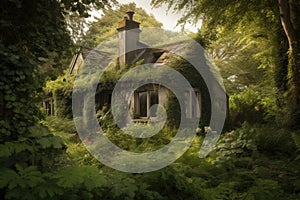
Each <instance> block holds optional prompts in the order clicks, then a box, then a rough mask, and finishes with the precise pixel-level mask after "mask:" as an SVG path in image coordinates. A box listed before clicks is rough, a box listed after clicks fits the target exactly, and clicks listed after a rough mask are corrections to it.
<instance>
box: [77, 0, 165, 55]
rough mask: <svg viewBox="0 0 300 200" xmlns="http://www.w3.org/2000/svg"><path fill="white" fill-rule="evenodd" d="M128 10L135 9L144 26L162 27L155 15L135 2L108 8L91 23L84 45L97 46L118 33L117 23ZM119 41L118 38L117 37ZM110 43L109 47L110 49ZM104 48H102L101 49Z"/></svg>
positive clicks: (135, 17) (135, 16) (137, 17)
mask: <svg viewBox="0 0 300 200" xmlns="http://www.w3.org/2000/svg"><path fill="white" fill-rule="evenodd" d="M128 11H134V12H135V15H134V20H135V21H138V22H140V23H141V28H142V27H161V26H162V24H161V23H160V22H158V21H157V20H156V19H155V18H154V16H152V15H150V16H149V15H148V14H147V12H146V11H145V10H144V9H142V8H137V7H136V5H135V3H129V4H124V5H120V6H119V7H118V8H117V9H111V8H110V9H107V10H104V11H103V15H102V16H101V18H98V19H97V20H96V21H94V22H92V23H91V24H90V25H89V30H88V31H87V33H86V35H85V36H84V38H83V41H82V43H83V44H82V46H88V47H92V48H95V47H96V46H97V45H99V44H100V43H101V42H102V41H104V40H106V39H107V38H109V37H111V36H113V35H116V34H117V23H118V22H119V21H121V20H122V19H123V18H124V15H125V14H126V12H128ZM115 42H117V38H115ZM109 48H110V47H109V45H108V46H107V49H109ZM101 50H102V49H101Z"/></svg>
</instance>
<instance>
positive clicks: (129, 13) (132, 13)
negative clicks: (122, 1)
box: [126, 11, 134, 21]
mask: <svg viewBox="0 0 300 200" xmlns="http://www.w3.org/2000/svg"><path fill="white" fill-rule="evenodd" d="M126 13H127V15H128V19H129V20H130V21H133V15H134V12H133V11H128V12H126Z"/></svg>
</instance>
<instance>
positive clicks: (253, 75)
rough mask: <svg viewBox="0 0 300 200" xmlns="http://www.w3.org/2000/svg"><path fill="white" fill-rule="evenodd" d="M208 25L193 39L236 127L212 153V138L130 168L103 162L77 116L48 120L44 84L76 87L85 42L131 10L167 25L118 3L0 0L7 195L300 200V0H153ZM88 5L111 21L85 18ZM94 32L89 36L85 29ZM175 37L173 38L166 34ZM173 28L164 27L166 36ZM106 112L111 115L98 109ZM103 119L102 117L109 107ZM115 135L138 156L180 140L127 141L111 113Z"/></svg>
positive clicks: (1, 182)
mask: <svg viewBox="0 0 300 200" xmlns="http://www.w3.org/2000/svg"><path fill="white" fill-rule="evenodd" d="M162 4H167V5H168V6H169V8H172V9H174V10H175V11H181V10H184V11H185V13H186V14H185V15H184V16H182V18H181V19H180V20H179V22H178V23H179V24H181V25H184V23H185V22H187V21H194V22H198V21H199V20H200V19H201V20H202V26H201V28H200V27H199V31H198V32H197V33H194V34H190V36H191V37H193V38H194V39H195V40H196V41H198V42H199V43H200V44H201V45H202V46H203V47H204V48H205V50H206V51H207V52H208V54H209V55H210V56H211V57H212V58H213V60H214V62H215V64H216V66H217V67H218V69H219V70H220V73H221V75H222V77H223V81H224V84H225V87H226V91H227V93H228V95H229V96H230V99H229V108H230V111H229V113H230V116H229V119H228V120H229V122H228V126H227V127H226V129H224V133H223V134H222V136H221V138H220V139H219V142H218V144H217V145H216V146H215V148H214V151H213V152H211V153H210V154H209V156H207V157H206V158H202V159H200V158H199V157H198V151H199V148H200V146H201V143H202V141H203V137H204V135H203V134H205V133H201V134H199V135H198V136H197V137H196V139H195V141H194V142H193V145H192V146H191V148H190V149H189V150H188V151H187V152H186V153H185V154H184V155H183V156H182V157H181V158H180V159H179V160H177V161H176V162H175V163H173V164H171V165H170V166H168V167H166V168H163V169H161V170H158V171H155V172H151V173H144V174H129V173H123V172H119V171H116V170H114V169H111V168H109V167H106V166H104V165H103V164H101V163H100V162H98V161H97V160H96V159H95V158H94V157H93V156H92V155H90V154H89V152H88V151H87V150H86V149H85V147H84V145H83V144H82V142H81V141H80V139H79V137H78V135H77V132H76V128H75V126H74V124H73V121H72V119H69V118H66V117H63V116H46V115H45V114H43V112H42V110H41V109H40V102H41V97H42V95H44V91H45V90H47V91H49V90H51V91H54V90H57V89H62V88H63V89H62V91H63V92H64V94H66V95H69V94H70V88H72V87H71V86H72V77H68V76H67V71H66V70H67V68H68V65H69V63H70V62H71V59H72V56H73V55H74V54H75V53H77V52H78V49H79V47H81V46H88V47H92V48H94V47H95V46H96V45H97V44H99V43H100V42H101V41H103V40H104V39H106V38H108V37H110V36H112V35H113V34H115V33H116V32H115V31H116V30H115V25H114V23H115V22H117V21H119V19H121V18H122V17H123V16H124V13H125V12H126V11H128V10H134V11H135V12H136V20H137V21H142V22H143V25H144V26H146V27H147V26H154V27H161V26H162V24H161V23H160V22H158V21H157V20H155V18H154V16H149V15H148V14H147V13H146V12H145V11H144V10H143V9H142V8H137V7H136V6H135V4H128V5H119V4H118V2H117V1H115V0H101V1H96V0H82V1H78V0H61V1H56V0H47V1H38V0H31V1H20V0H4V1H2V2H1V5H0V10H1V12H0V27H1V29H0V30H1V32H0V62H1V64H0V68H1V74H0V133H1V137H0V163H1V165H0V195H1V197H3V198H4V199H67V198H70V199H96V198H97V199H99V198H100V199H299V193H300V181H299V180H300V179H299V178H300V168H299V164H300V163H299V160H300V155H299V151H300V123H299V122H300V31H299V29H300V1H299V0H278V1H274V0H266V1H258V0H251V1H244V0H241V1H229V0H225V1H208V0H197V1H185V0H172V1H168V0H152V5H153V6H161V5H162ZM91 10H102V11H103V16H102V17H101V18H99V19H97V20H96V21H95V22H92V23H87V22H86V20H85V19H86V18H87V17H88V16H89V12H90V11H91ZM86 27H88V28H89V29H88V30H87V31H85V28H86ZM168 34H169V35H168ZM169 36H172V33H171V32H169V33H167V36H162V37H169ZM101 112H105V111H100V114H101ZM102 114H103V113H102ZM105 116H106V117H107V118H101V119H99V120H100V121H101V120H102V121H101V123H102V124H103V125H104V128H105V130H106V132H107V133H108V134H109V137H110V139H111V140H112V141H113V142H114V143H116V144H118V145H119V146H120V147H123V148H126V149H128V150H131V151H143V150H145V149H147V150H151V149H155V148H158V147H161V146H163V145H165V144H166V143H167V142H168V141H170V140H172V137H173V136H174V133H175V132H176V130H174V129H173V128H172V127H165V128H164V129H163V130H162V132H161V136H162V138H150V139H147V140H145V141H144V142H142V143H141V142H140V141H138V140H135V139H134V138H128V137H124V135H123V134H122V133H120V131H119V130H118V129H116V127H115V124H113V122H111V116H109V115H105Z"/></svg>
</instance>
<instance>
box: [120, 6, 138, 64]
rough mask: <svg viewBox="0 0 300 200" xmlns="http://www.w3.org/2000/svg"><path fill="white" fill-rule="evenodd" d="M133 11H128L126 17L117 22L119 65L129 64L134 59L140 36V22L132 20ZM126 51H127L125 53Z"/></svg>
mask: <svg viewBox="0 0 300 200" xmlns="http://www.w3.org/2000/svg"><path fill="white" fill-rule="evenodd" d="M133 16H134V12H133V11H128V12H127V17H124V19H123V20H122V21H120V22H119V24H118V27H117V30H118V33H119V63H120V66H121V67H122V66H124V65H130V64H131V62H132V61H133V60H134V59H135V56H136V55H135V54H136V53H135V52H132V51H133V50H134V49H136V48H137V47H138V43H139V38H140V32H141V30H140V23H139V22H136V21H134V20H133ZM126 52H128V53H126Z"/></svg>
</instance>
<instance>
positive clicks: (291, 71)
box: [278, 0, 300, 129]
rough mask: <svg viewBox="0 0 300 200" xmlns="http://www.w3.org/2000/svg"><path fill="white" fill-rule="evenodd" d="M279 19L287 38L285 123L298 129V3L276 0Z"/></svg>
mask: <svg viewBox="0 0 300 200" xmlns="http://www.w3.org/2000/svg"><path fill="white" fill-rule="evenodd" d="M278 6H279V11H280V19H281V24H282V27H283V30H284V32H285V35H286V37H287V39H288V43H289V50H288V56H289V58H288V66H287V68H288V77H287V78H288V92H287V94H286V98H287V111H288V112H287V125H288V126H289V127H290V128H292V129H300V39H299V37H300V33H299V21H300V14H299V10H300V9H299V8H300V5H299V3H297V2H296V1H295V0H278Z"/></svg>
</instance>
